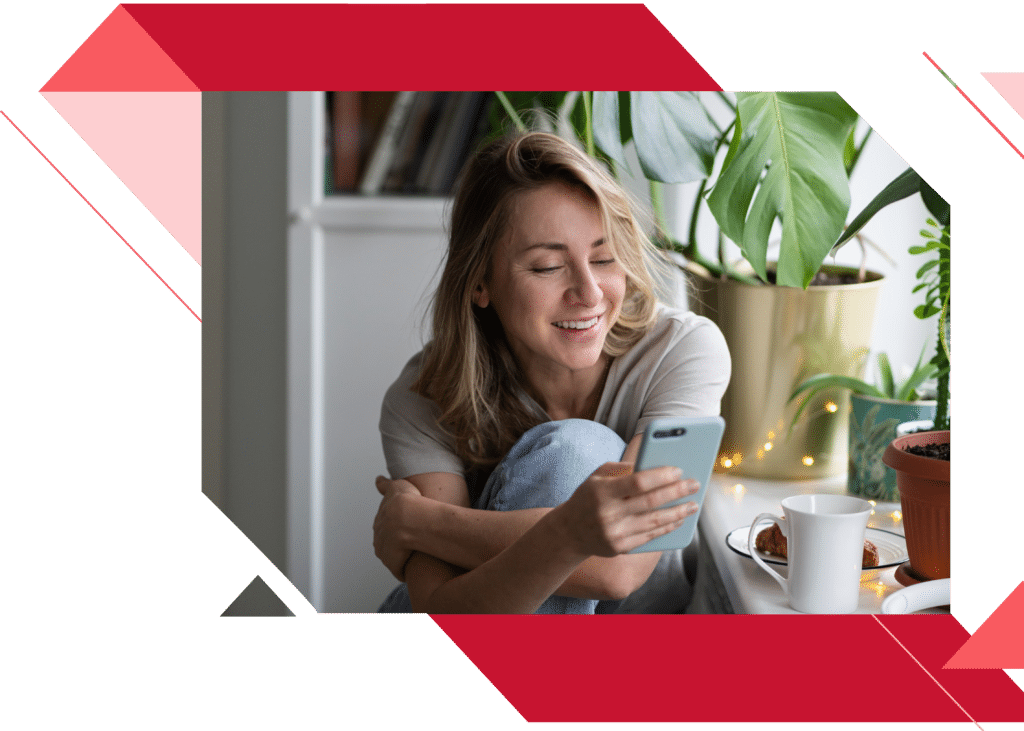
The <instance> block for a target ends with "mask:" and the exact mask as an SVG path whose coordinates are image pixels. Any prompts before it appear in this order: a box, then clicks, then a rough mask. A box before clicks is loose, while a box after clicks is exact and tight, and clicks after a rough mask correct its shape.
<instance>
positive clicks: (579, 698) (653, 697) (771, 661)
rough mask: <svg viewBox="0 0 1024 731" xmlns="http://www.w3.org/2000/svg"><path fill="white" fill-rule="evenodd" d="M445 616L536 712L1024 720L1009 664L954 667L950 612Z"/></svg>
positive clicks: (512, 695)
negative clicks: (949, 665) (792, 697)
mask: <svg viewBox="0 0 1024 731" xmlns="http://www.w3.org/2000/svg"><path fill="white" fill-rule="evenodd" d="M433 619H434V621H435V622H437V624H438V626H440V627H441V629H442V630H444V631H445V633H446V634H447V635H448V636H449V637H450V638H451V639H452V641H453V642H455V644H457V645H458V646H459V647H460V648H461V649H462V651H463V652H465V653H466V655H467V657H469V659H470V660H472V661H473V663H474V664H475V665H476V666H477V668H479V670H480V671H481V672H482V673H483V674H484V675H485V676H487V678H488V679H489V680H490V681H491V682H492V683H493V684H494V686H495V687H496V688H497V689H498V690H499V691H500V692H501V693H502V695H504V696H505V698H507V699H508V701H509V702H510V703H511V704H512V705H513V706H514V707H515V708H516V709H517V710H518V711H519V712H520V713H521V714H522V715H523V717H524V718H525V719H526V720H527V721H531V722H541V721H543V722H556V721H557V722H594V721H618V722H680V721H691V722H710V721H723V722H725V721H728V722H737V723H741V722H750V721H763V722H793V723H796V722H829V721H853V722H871V721H874V722H883V721H885V722H932V723H942V722H958V721H959V722H972V721H973V722H976V721H990V722H1010V721H1021V720H1024V693H1022V692H1021V690H1020V688H1018V687H1017V686H1016V685H1015V684H1014V683H1013V681H1012V680H1010V678H1009V677H1007V675H1006V673H1004V672H1003V671H1001V670H971V671H962V670H960V671H958V670H943V669H942V665H943V664H944V663H945V662H946V660H948V659H949V658H950V656H951V655H953V653H954V652H956V649H957V648H958V647H960V646H961V645H962V644H963V643H964V642H965V641H966V640H967V638H968V634H967V631H966V630H964V628H963V627H961V626H960V624H959V623H958V622H957V621H956V619H954V618H953V617H952V616H950V615H941V614H935V615H908V616H895V615H886V616H879V617H877V618H876V617H875V616H872V615H843V616H823V615H743V616H717V615H702V616H697V615H683V616H669V615H648V616H623V615H593V616H584V617H556V616H544V615H536V616H513V615H510V616H498V617H495V616H483V615H454V616H452V615H449V616H443V615H437V616H434V617H433ZM890 633H891V634H890ZM908 653H913V657H911V655H910V654H908ZM919 663H920V664H919ZM882 688H884V689H885V691H884V692H882V693H881V694H880V689H882ZM797 689H799V690H798V693H797V694H798V696H799V702H796V703H791V702H786V700H785V699H786V698H787V695H788V694H791V693H793V692H797Z"/></svg>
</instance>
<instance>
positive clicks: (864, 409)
mask: <svg viewBox="0 0 1024 731" xmlns="http://www.w3.org/2000/svg"><path fill="white" fill-rule="evenodd" d="M937 370H938V369H937V368H936V366H935V365H934V364H933V363H931V362H925V361H924V350H922V351H921V357H920V358H918V361H917V365H916V366H915V367H914V369H913V370H912V372H911V373H910V374H909V375H908V376H907V377H906V379H905V380H904V381H902V382H897V381H896V379H895V378H894V377H893V373H892V367H891V366H890V364H889V359H888V357H887V356H886V354H885V353H879V354H878V380H877V381H876V383H877V385H872V384H870V383H868V382H867V381H863V380H861V379H859V378H854V377H851V376H844V375H838V374H831V373H821V374H818V375H815V376H812V377H811V378H808V379H807V380H806V381H804V382H803V383H801V384H800V385H799V386H797V388H796V389H795V390H794V391H793V394H792V395H791V396H790V400H795V399H798V398H800V397H801V396H803V399H802V401H801V403H800V405H799V406H798V408H797V410H796V413H795V414H794V415H793V423H797V422H798V421H799V420H800V418H801V416H805V418H808V419H810V420H812V421H813V420H814V419H816V418H819V417H820V416H821V415H823V414H828V413H830V412H832V411H834V410H836V409H837V406H836V403H835V401H834V400H830V399H826V401H825V408H824V412H823V414H822V413H818V414H815V413H808V409H807V406H808V404H809V403H811V401H812V397H813V396H815V395H818V394H825V395H826V396H828V395H829V394H830V393H834V392H835V391H836V390H837V389H845V390H848V391H849V392H850V415H849V419H850V424H849V449H848V463H849V468H848V472H847V490H848V491H849V492H851V493H852V494H854V495H860V496H861V497H865V498H868V499H874V500H885V501H894V500H898V499H899V493H898V492H897V488H896V475H895V473H894V472H892V471H891V470H887V469H886V468H885V465H884V463H883V462H882V455H883V454H884V452H885V448H886V447H887V446H888V445H889V443H890V442H891V441H892V440H893V439H894V438H895V437H896V428H897V426H898V425H899V424H900V423H903V422H907V421H911V420H916V419H930V418H932V417H933V416H934V414H935V401H934V400H931V399H925V398H922V395H921V394H920V393H919V392H918V389H920V388H921V386H922V384H924V383H925V382H926V381H928V380H929V379H931V378H933V377H934V376H935V374H936V372H937Z"/></svg>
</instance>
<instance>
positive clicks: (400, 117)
mask: <svg viewBox="0 0 1024 731" xmlns="http://www.w3.org/2000/svg"><path fill="white" fill-rule="evenodd" d="M415 99H416V92H413V91H400V92H398V94H397V95H396V96H395V99H394V101H393V102H392V103H391V108H390V109H389V110H388V115H387V119H386V120H385V122H384V127H383V128H382V129H381V133H380V136H379V137H378V139H377V143H376V145H375V146H374V149H373V153H372V154H371V155H370V159H369V161H368V162H367V164H366V170H365V171H364V172H363V176H362V180H361V181H360V183H359V192H360V193H363V194H365V195H375V194H377V193H379V192H380V191H381V188H382V186H383V185H384V178H385V176H386V175H387V174H388V168H389V167H390V166H391V162H392V160H393V159H394V156H395V151H396V147H397V142H398V137H399V135H400V134H401V131H402V128H403V127H404V125H405V122H406V120H407V118H408V115H409V112H410V111H411V108H412V103H413V101H414V100H415Z"/></svg>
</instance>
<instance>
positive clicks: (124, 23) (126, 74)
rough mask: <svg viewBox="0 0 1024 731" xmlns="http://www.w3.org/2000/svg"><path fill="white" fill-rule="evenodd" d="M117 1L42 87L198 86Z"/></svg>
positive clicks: (149, 88) (171, 88)
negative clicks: (104, 18) (98, 25)
mask: <svg viewBox="0 0 1024 731" xmlns="http://www.w3.org/2000/svg"><path fill="white" fill-rule="evenodd" d="M198 90H199V88H198V87H197V86H196V85H195V84H193V83H192V82H191V81H190V80H189V78H188V77H187V76H185V74H184V73H182V71H181V69H180V68H178V66H177V64H175V63H174V61H172V60H171V59H170V58H169V57H168V56H167V54H166V53H164V52H163V49H161V48H160V46H158V45H157V44H156V42H155V41H154V40H153V39H152V38H150V37H149V34H148V33H146V31H144V30H143V29H142V26H140V25H139V24H138V23H137V22H135V19H134V18H132V16H131V15H129V14H128V11H127V10H125V9H124V7H122V6H121V5H118V6H117V7H116V8H115V9H114V12H112V13H111V14H110V15H109V16H107V19H106V20H104V21H103V22H102V23H101V24H100V27H99V28H97V29H96V30H95V31H93V33H92V35H90V36H89V37H88V38H87V39H86V40H85V43H83V44H82V45H81V46H80V47H79V49H78V50H77V51H75V53H74V54H73V55H72V56H71V58H69V59H68V60H67V61H66V62H65V63H64V65H63V66H61V67H60V69H58V70H57V73H55V74H54V75H53V77H52V78H51V79H50V80H49V81H48V82H46V86H44V87H43V88H42V91H198Z"/></svg>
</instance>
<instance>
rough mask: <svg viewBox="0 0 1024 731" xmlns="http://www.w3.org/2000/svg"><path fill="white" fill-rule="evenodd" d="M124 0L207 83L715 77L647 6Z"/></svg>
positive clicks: (671, 82)
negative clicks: (161, 0)
mask: <svg viewBox="0 0 1024 731" xmlns="http://www.w3.org/2000/svg"><path fill="white" fill-rule="evenodd" d="M121 7H123V8H124V9H125V10H127V11H128V13H129V14H130V15H131V16H132V18H134V19H135V20H136V22H138V24H139V25H140V26H141V27H142V28H143V29H144V30H145V31H146V32H147V33H148V34H149V35H150V37H151V38H152V39H153V40H154V41H156V43H157V45H159V46H160V47H161V48H162V49H163V50H164V52H165V53H166V54H167V56H168V57H169V58H170V59H172V60H173V61H174V63H175V64H176V65H177V67H178V68H179V69H181V71H182V72H183V73H184V74H185V76H187V77H188V79H189V80H191V82H192V83H193V84H195V86H196V87H198V88H199V89H201V90H202V91H322V90H327V89H333V90H349V89H351V90H373V89H381V90H396V89H407V90H412V91H416V90H432V89H438V88H445V89H462V90H492V89H506V90H516V89H524V88H527V87H529V88H531V89H534V88H549V89H588V90H617V89H635V90H641V89H691V90H709V91H715V90H719V88H720V87H719V86H718V85H717V84H716V83H715V82H714V81H713V80H712V79H711V77H710V76H708V74H707V73H706V72H705V71H704V69H702V68H701V67H700V65H699V64H698V63H696V62H695V61H694V60H693V58H692V57H691V56H690V54H689V53H687V52H686V50H685V49H683V47H682V46H680V45H679V43H678V41H676V40H675V38H673V37H672V34H671V33H669V32H668V31H667V30H666V29H665V27H664V26H663V25H662V24H661V23H660V22H658V19H657V18H655V17H654V15H652V14H651V12H650V11H649V10H647V8H645V7H644V6H642V5H434V4H430V5H248V4H246V5H169V4H154V5H137V4H125V5H123V6H121ZM560 29H563V30H564V31H565V32H564V35H563V34H560V33H559V30H560ZM505 33H507V35H503V34H505ZM611 46H614V52H611V51H610V48H611ZM409 59H415V60H416V63H414V64H410V63H409ZM74 61H75V59H74V57H72V59H71V61H70V62H69V63H73V62H74ZM62 71H63V72H64V73H66V74H67V75H68V76H69V77H76V78H79V77H77V76H76V75H75V74H71V73H70V70H65V69H62ZM57 80H58V79H57V78H56V77H55V79H54V80H52V81H53V82H56V81H57ZM83 83H85V84H88V83H92V84H94V85H95V86H96V87H97V88H86V86H82V85H81V84H83ZM125 83H128V84H129V87H125V88H120V89H117V90H119V91H143V90H160V89H153V88H152V87H150V88H149V89H141V88H134V87H135V86H137V85H139V84H140V83H143V82H140V81H138V79H136V78H132V79H131V80H130V81H127V82H125ZM107 84H108V82H107V80H106V79H103V78H94V79H91V80H89V79H82V80H80V81H79V82H78V83H77V84H76V86H75V88H73V89H72V88H67V87H64V88H60V89H57V88H53V87H50V85H49V84H48V85H47V87H46V88H47V90H51V91H55V90H61V91H96V90H99V89H100V88H105V86H106V85H107ZM106 90H111V89H109V88H106Z"/></svg>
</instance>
